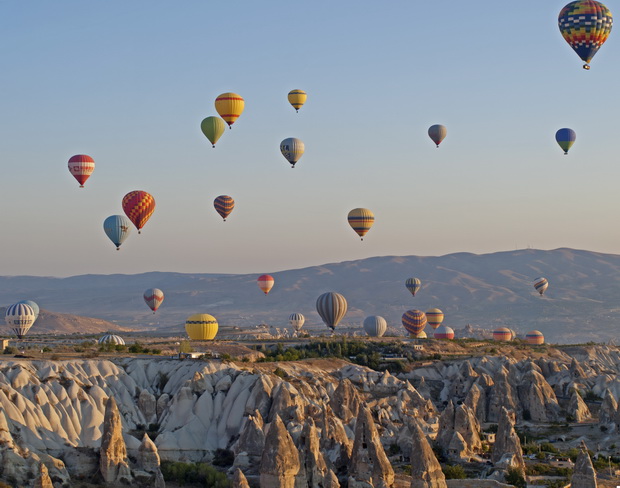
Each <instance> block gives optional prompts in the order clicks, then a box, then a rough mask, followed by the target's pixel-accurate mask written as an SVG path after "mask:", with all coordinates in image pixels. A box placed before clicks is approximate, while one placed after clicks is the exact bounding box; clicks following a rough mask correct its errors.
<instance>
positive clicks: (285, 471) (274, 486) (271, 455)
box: [259, 414, 300, 488]
mask: <svg viewBox="0 0 620 488" xmlns="http://www.w3.org/2000/svg"><path fill="white" fill-rule="evenodd" d="M299 469H300V463H299V452H298V451H297V448H296V447H295V444H294V443H293V439H292V438H291V436H290V434H289V433H288V431H287V430H286V427H284V424H283V423H282V420H281V419H280V417H279V416H278V415H277V414H276V415H275V418H274V420H273V422H271V423H270V424H269V426H268V430H267V436H266V437H265V450H264V451H263V456H262V458H261V462H260V468H259V472H260V486H261V488H294V487H295V477H296V476H297V474H298V473H299Z"/></svg>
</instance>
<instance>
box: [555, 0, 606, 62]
mask: <svg viewBox="0 0 620 488" xmlns="http://www.w3.org/2000/svg"><path fill="white" fill-rule="evenodd" d="M612 24H613V18H612V15H611V12H610V11H609V9H608V8H607V7H606V6H605V5H603V4H602V3H600V2H596V1H595V0H578V1H576V2H570V3H569V4H568V5H566V6H565V7H564V8H563V9H562V10H561V11H560V14H559V15H558V27H559V28H560V32H561V33H562V37H564V40H565V41H566V42H567V43H568V44H569V45H570V47H572V48H573V50H574V51H575V52H576V53H577V56H579V57H580V58H581V60H582V61H584V62H585V63H586V64H584V66H583V67H584V68H585V69H590V66H589V65H588V63H589V62H590V61H591V60H592V58H593V57H594V55H595V54H596V52H597V51H598V50H599V49H600V47H601V46H602V45H603V44H604V43H605V41H606V40H607V38H608V37H609V33H610V32H611V27H612Z"/></svg>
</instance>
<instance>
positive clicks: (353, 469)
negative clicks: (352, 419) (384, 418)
mask: <svg viewBox="0 0 620 488" xmlns="http://www.w3.org/2000/svg"><path fill="white" fill-rule="evenodd" d="M393 485H394V470H393V469H392V466H391V465H390V462H389V460H388V458H387V456H386V454H385V451H384V449H383V446H382V445H381V440H380V439H379V433H378V432H377V427H376V426H375V422H374V420H373V418H372V414H371V413H370V410H369V409H368V407H366V406H362V407H360V411H359V414H358V416H357V422H356V424H355V440H354V442H353V452H352V454H351V466H350V468H349V482H348V486H349V488H367V487H369V486H370V487H373V488H389V487H392V486H393Z"/></svg>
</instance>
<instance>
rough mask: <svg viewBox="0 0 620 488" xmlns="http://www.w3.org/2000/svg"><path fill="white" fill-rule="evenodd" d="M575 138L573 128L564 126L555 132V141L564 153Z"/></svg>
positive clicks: (566, 152)
mask: <svg viewBox="0 0 620 488" xmlns="http://www.w3.org/2000/svg"><path fill="white" fill-rule="evenodd" d="M576 139H577V134H575V131H574V130H573V129H568V128H564V129H560V130H558V131H557V132H556V133H555V141H556V142H557V143H558V146H560V147H561V148H562V150H563V151H564V155H567V154H568V150H569V149H570V148H571V147H572V146H573V144H574V143H575V140H576Z"/></svg>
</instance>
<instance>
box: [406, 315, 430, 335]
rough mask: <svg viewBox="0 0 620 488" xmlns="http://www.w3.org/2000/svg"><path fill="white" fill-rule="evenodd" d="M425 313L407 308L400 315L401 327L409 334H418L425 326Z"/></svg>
mask: <svg viewBox="0 0 620 488" xmlns="http://www.w3.org/2000/svg"><path fill="white" fill-rule="evenodd" d="M426 322H427V320H426V314H425V313H424V312H422V311H420V310H415V309H414V310H407V311H406V312H405V313H404V314H403V317H402V323H403V327H404V328H405V329H406V330H407V332H409V333H410V334H418V333H420V332H422V331H423V330H424V327H425V326H426Z"/></svg>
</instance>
